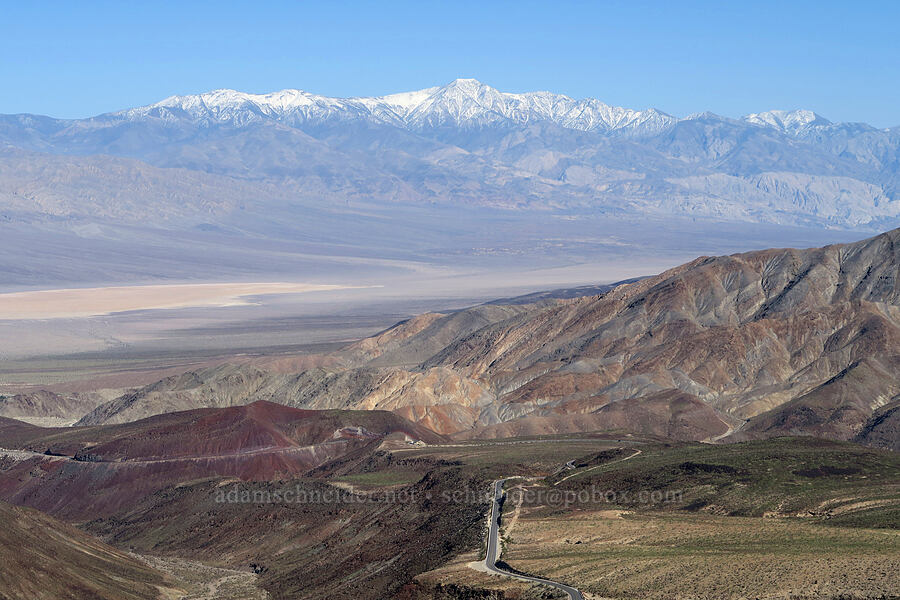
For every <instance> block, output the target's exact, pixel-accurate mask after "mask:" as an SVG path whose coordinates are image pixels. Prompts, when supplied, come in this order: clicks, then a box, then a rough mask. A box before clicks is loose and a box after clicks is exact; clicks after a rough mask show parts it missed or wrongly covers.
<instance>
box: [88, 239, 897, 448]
mask: <svg viewBox="0 0 900 600" xmlns="http://www.w3.org/2000/svg"><path fill="white" fill-rule="evenodd" d="M898 239H900V230H894V231H891V232H888V233H884V234H882V235H879V236H877V237H874V238H871V239H867V240H863V241H860V242H857V243H853V244H846V245H834V246H828V247H825V248H815V249H806V250H796V249H773V250H765V251H759V252H749V253H745V254H735V255H731V256H720V257H701V258H698V259H696V260H694V261H692V262H690V263H687V264H685V265H682V266H680V267H677V268H675V269H672V270H669V271H667V272H664V273H662V274H660V275H657V276H655V277H650V278H646V279H643V280H640V281H636V282H632V283H628V284H623V285H619V286H617V287H615V288H613V289H611V290H610V291H607V292H604V293H601V294H599V295H593V296H586V297H578V298H558V299H553V298H547V297H543V296H542V297H540V300H539V301H538V302H534V303H530V304H527V303H526V304H521V303H516V302H515V301H510V302H509V303H508V304H488V305H482V306H476V307H473V308H470V309H467V310H462V311H457V312H453V313H449V314H434V313H429V314H423V315H421V316H418V317H415V318H413V319H410V320H408V321H404V322H402V323H400V324H398V325H396V326H395V327H393V328H391V329H389V330H387V331H385V332H383V333H381V334H379V335H376V336H374V337H372V338H368V339H364V340H362V341H359V342H356V343H353V344H350V345H349V346H347V347H345V348H344V349H343V350H340V351H338V352H335V353H332V354H330V355H328V356H323V357H319V358H318V359H316V360H306V363H307V364H318V365H321V366H314V367H312V368H306V369H300V370H297V369H295V368H292V367H291V366H290V365H291V363H290V362H289V361H288V362H285V361H280V362H276V361H267V360H264V359H259V360H244V361H240V362H234V363H231V364H225V365H219V366H216V367H212V368H208V369H203V370H198V371H194V372H190V373H186V374H184V375H181V376H177V377H170V378H168V379H165V380H161V381H159V382H157V383H154V384H152V385H149V386H146V387H144V388H141V389H138V390H136V391H133V392H129V393H128V394H125V395H123V396H121V397H119V398H117V399H115V400H113V401H111V402H107V403H104V404H101V405H100V406H98V407H97V408H96V409H94V410H92V411H91V412H89V413H88V414H86V415H84V416H83V418H82V419H81V424H83V425H93V424H101V423H122V422H128V421H133V420H136V419H140V418H144V417H147V416H150V415H153V414H158V413H162V412H167V411H172V410H180V409H188V408H197V407H222V406H230V405H240V404H246V403H249V402H252V401H254V400H267V401H272V402H277V403H282V404H287V405H291V406H295V407H300V408H313V409H332V408H341V409H348V408H353V409H367V410H372V409H380V410H389V411H393V412H395V413H397V414H399V415H401V416H403V417H405V418H408V419H410V420H412V421H414V422H417V423H419V424H421V425H423V426H425V427H428V428H430V429H433V430H434V431H437V432H439V433H442V434H457V435H459V436H461V437H482V438H483V437H495V436H509V435H518V434H524V433H527V434H537V433H559V432H567V431H579V430H603V429H626V430H632V431H638V432H643V433H648V434H653V435H660V436H665V437H669V438H673V439H683V440H703V439H722V438H725V437H727V436H729V435H731V436H732V438H734V439H747V438H754V437H767V436H772V435H781V434H810V435H819V436H826V437H832V438H839V439H850V438H853V437H854V436H857V435H858V434H859V435H866V434H865V433H864V431H863V430H864V428H865V427H866V423H867V421H868V420H869V419H870V417H872V416H873V413H875V411H877V410H878V409H879V408H881V407H882V406H884V405H887V404H888V403H890V402H891V401H892V400H895V399H896V397H897V395H898V394H900V383H898V381H897V379H896V377H895V376H894V374H895V373H896V372H897V368H898V366H900V354H898V351H897V348H900V343H898V342H900V306H898V305H900V288H898V286H897V278H898V270H900V250H898V245H897V242H898ZM78 416H81V415H78ZM875 425H877V424H875ZM873 426H874V425H873ZM885 427H886V425H884V424H882V425H881V426H880V428H879V427H875V431H876V433H873V434H871V435H872V436H875V437H877V436H878V435H882V434H880V433H877V432H878V431H884V430H885ZM874 439H875V438H874V437H873V440H874ZM879 439H880V438H879ZM878 443H879V444H880V445H885V444H886V443H885V442H884V441H883V440H881V441H878Z"/></svg>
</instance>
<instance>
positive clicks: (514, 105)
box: [109, 79, 676, 135]
mask: <svg viewBox="0 0 900 600" xmlns="http://www.w3.org/2000/svg"><path fill="white" fill-rule="evenodd" d="M109 116H111V117H114V118H124V119H126V120H138V119H147V118H159V119H163V120H166V121H176V120H189V121H194V122H197V123H199V124H203V125H205V124H211V123H218V124H231V125H234V126H244V125H248V124H250V123H254V122H259V121H264V120H266V119H270V120H275V121H279V122H283V123H286V124H289V125H300V124H303V123H313V124H314V123H316V122H320V121H333V120H341V121H344V120H363V121H368V122H373V123H378V124H390V125H394V126H400V127H403V128H406V129H410V130H416V131H418V130H426V129H432V128H442V127H458V128H463V129H477V128H481V127H491V126H516V125H524V124H528V123H532V122H542V121H543V122H551V123H555V124H556V125H559V126H561V127H564V128H567V129H576V130H582V131H594V132H599V133H621V134H623V135H650V134H654V133H658V132H659V131H661V130H662V129H664V128H666V127H669V126H670V125H672V124H674V123H675V122H676V119H675V118H674V117H672V116H670V115H666V114H665V113H662V112H660V111H658V110H655V109H650V110H645V111H637V110H631V109H627V108H620V107H615V106H610V105H608V104H605V103H603V102H601V101H599V100H596V99H593V98H586V99H583V100H574V99H572V98H570V97H568V96H564V95H561V94H554V93H551V92H526V93H520V94H510V93H504V92H500V91H499V90H497V89H495V88H493V87H491V86H489V85H487V84H485V83H482V82H481V81H478V80H477V79H456V80H454V81H451V82H450V83H448V84H446V85H443V86H439V87H432V88H426V89H423V90H417V91H412V92H403V93H397V94H389V95H385V96H377V97H356V98H330V97H327V96H319V95H315V94H310V93H309V92H305V91H302V90H297V89H286V90H281V91H278V92H272V93H268V94H249V93H245V92H239V91H236V90H231V89H220V90H213V91H211V92H206V93H203V94H195V95H185V96H171V97H169V98H166V99H164V100H162V101H160V102H156V103H154V104H150V105H148V106H143V107H139V108H133V109H129V110H125V111H121V112H118V113H113V114H112V115H109Z"/></svg>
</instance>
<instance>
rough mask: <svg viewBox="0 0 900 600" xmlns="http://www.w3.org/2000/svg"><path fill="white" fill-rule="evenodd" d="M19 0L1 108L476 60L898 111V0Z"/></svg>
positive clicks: (314, 83)
mask: <svg viewBox="0 0 900 600" xmlns="http://www.w3.org/2000/svg"><path fill="white" fill-rule="evenodd" d="M128 4H130V3H126V2H121V0H120V1H117V2H108V3H107V2H90V1H88V0H85V1H82V2H52V1H50V2H47V1H44V2H16V3H14V2H11V1H9V0H2V10H0V113H17V112H31V113H39V114H49V115H53V116H59V117H84V116H89V115H94V114H99V113H102V112H107V111H111V110H116V109H120V108H125V107H128V106H136V105H141V104H148V103H150V102H154V101H156V100H159V99H162V98H164V97H166V96H169V95H172V94H176V93H179V94H184V93H196V92H201V91H207V90H210V89H216V88H223V87H228V88H235V89H240V90H243V91H249V92H266V91H272V90H277V89H283V88H300V89H304V90H308V91H310V92H314V93H320V94H325V95H331V96H354V95H378V94H385V93H391V92H397V91H406V90H411V89H419V88H423V87H429V86H432V85H439V84H443V83H446V82H448V81H451V80H453V79H455V78H457V77H475V78H477V79H480V80H482V81H484V82H485V83H488V84H490V85H493V86H494V87H497V88H499V89H501V90H503V91H513V92H521V91H529V90H539V89H545V90H550V91H554V92H560V93H565V94H567V95H570V96H573V97H584V96H592V97H596V98H600V99H601V100H603V101H605V102H607V103H610V104H615V105H620V106H627V107H631V108H646V107H651V106H653V107H657V108H659V109H661V110H664V111H666V112H669V113H672V114H674V115H677V116H684V115H687V114H689V113H692V112H700V111H704V110H710V111H713V112H716V113H719V114H723V115H727V116H740V115H743V114H746V113H748V112H755V111H760V110H767V109H771V108H786V109H792V108H801V107H802V108H810V109H813V110H815V111H817V112H819V113H821V114H823V115H825V116H826V117H828V118H830V119H832V120H836V121H866V122H869V123H871V124H873V125H876V126H884V127H886V126H894V125H900V102H898V97H900V42H898V39H900V35H898V24H900V2H896V1H891V2H875V1H871V2H865V1H861V2H860V1H857V2H852V3H851V2H846V1H845V2H828V1H821V2H791V1H788V0H782V1H781V2H768V1H759V2H726V1H719V2H690V1H683V2H641V1H636V0H631V1H628V2H618V1H616V2H565V1H559V0H557V1H553V2H546V3H531V2H490V1H481V2H460V1H458V2H446V3H426V2H387V1H385V2H331V3H325V2H321V3H300V2H266V1H264V0H259V1H257V2H252V3H251V2H228V1H221V2H216V3H213V2H208V3H200V2H190V1H187V0H185V1H182V2H166V1H159V2H147V3H142V5H141V6H139V7H131V6H128Z"/></svg>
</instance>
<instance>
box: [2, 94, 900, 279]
mask: <svg viewBox="0 0 900 600" xmlns="http://www.w3.org/2000/svg"><path fill="white" fill-rule="evenodd" d="M898 200H900V128H897V127H895V128H891V129H878V128H875V127H871V126H868V125H865V124H861V123H832V122H830V121H828V120H827V119H825V118H824V117H822V116H820V115H817V114H815V113H814V112H811V111H807V110H796V111H768V112H760V113H756V114H751V115H747V116H745V117H743V118H741V119H731V118H727V117H722V116H718V115H714V114H711V113H698V114H696V115H691V116H689V117H686V118H676V117H673V116H671V115H668V114H665V113H663V112H661V111H659V110H656V109H648V110H631V109H625V108H618V107H613V106H609V105H607V104H604V103H603V102H601V101H599V100H596V99H591V98H588V99H581V100H576V99H572V98H569V97H567V96H564V95H559V94H552V93H549V92H532V93H523V94H508V93H503V92H500V91H498V90H496V89H494V88H492V87H490V86H488V85H486V84H483V83H481V82H478V81H476V80H472V79H459V80H456V81H453V82H451V83H449V84H447V85H444V86H440V87H434V88H428V89H425V90H420V91H416V92H408V93H400V94H392V95H388V96H382V97H377V98H346V99H342V98H329V97H325V96H318V95H314V94H310V93H307V92H303V91H299V90H283V91H281V92H275V93H271V94H246V93H242V92H236V91H233V90H217V91H213V92H209V93H204V94H199V95H186V96H172V97H170V98H167V99H165V100H162V101H160V102H156V103H154V104H150V105H147V106H143V107H138V108H131V109H126V110H122V111H118V112H113V113H108V114H104V115H99V116H96V117H92V118H88V119H55V118H51V117H44V116H37V115H28V114H24V115H2V116H0V218H2V221H3V223H2V224H0V226H2V227H4V228H6V229H9V233H10V236H12V237H11V238H10V239H13V240H15V242H16V244H15V245H16V246H18V245H20V244H23V245H28V243H29V242H38V241H39V240H46V238H47V236H48V235H53V236H54V240H55V241H54V244H55V245H58V246H60V249H59V250H58V251H57V250H46V252H51V251H52V252H54V253H55V254H54V256H55V257H56V258H61V257H65V256H66V255H69V256H70V257H71V255H72V254H75V253H76V252H73V249H75V250H78V253H81V252H90V253H91V254H94V255H97V256H98V257H99V258H100V259H101V260H104V261H106V262H107V263H108V264H107V271H108V272H109V273H110V274H111V275H110V276H111V277H113V278H117V279H118V280H124V279H128V278H129V277H131V278H136V277H143V278H144V279H146V278H147V277H148V276H149V277H153V276H154V274H156V273H158V271H160V270H161V269H152V268H150V269H146V268H145V269H143V272H138V271H139V269H137V268H134V269H133V270H132V271H131V272H129V267H128V266H127V264H123V262H124V261H122V262H118V263H115V264H113V263H114V262H115V260H116V259H114V258H113V257H112V255H113V254H115V253H114V252H111V251H110V248H115V249H116V250H117V251H120V252H123V253H129V252H135V253H138V254H141V255H145V256H146V255H151V256H152V255H156V254H159V255H161V256H160V260H161V261H163V260H170V262H178V263H179V265H182V266H183V273H182V276H183V277H184V276H189V277H194V278H195V277H198V276H200V275H199V271H198V266H197V265H196V264H192V263H196V262H202V260H203V258H202V257H203V256H208V255H209V254H210V251H209V246H204V244H208V245H212V246H215V245H218V246H219V247H221V246H226V247H229V248H241V249H243V250H245V252H244V259H238V258H234V257H223V258H222V259H220V261H219V264H218V265H217V266H218V267H219V268H221V269H222V270H223V271H225V272H229V273H238V274H240V273H247V272H251V271H252V270H253V269H257V270H259V269H266V268H268V269H269V270H271V267H269V266H267V265H271V264H272V262H273V261H272V260H271V257H272V254H271V253H272V248H271V247H270V246H271V244H272V243H278V244H282V247H281V248H279V251H280V252H281V253H282V255H285V252H284V251H285V250H287V255H290V256H292V257H295V258H296V257H297V256H299V255H301V254H313V255H318V256H335V255H342V256H353V257H359V256H363V255H365V256H369V257H371V256H377V257H380V258H403V259H408V260H417V261H424V262H435V261H441V260H448V257H451V258H452V259H453V260H465V259H466V258H467V257H468V258H471V257H472V256H473V255H474V254H475V253H476V249H479V248H484V247H485V245H486V243H487V241H488V240H489V241H490V245H491V246H493V247H501V248H503V247H507V248H508V247H509V246H514V245H516V243H517V242H518V243H521V245H522V246H523V247H525V248H526V249H527V250H525V253H526V254H530V256H531V258H533V257H534V256H536V255H538V254H541V253H542V252H544V250H543V249H540V250H535V249H534V246H535V243H536V240H543V241H544V242H546V240H547V239H548V238H552V239H554V240H558V241H559V243H558V249H557V252H561V253H563V254H565V255H566V256H567V257H572V256H576V255H577V256H578V257H579V258H580V259H582V260H583V259H584V258H585V257H586V256H587V257H590V258H597V257H599V256H601V255H604V253H607V254H606V255H607V256H608V255H609V253H610V252H612V251H613V250H616V251H623V252H627V251H638V250H642V251H645V252H646V251H649V252H655V253H656V254H665V253H666V252H670V251H671V250H672V249H673V248H674V247H675V246H677V244H674V245H673V244H671V243H669V242H664V241H662V238H661V236H660V235H658V234H659V233H660V232H661V231H664V230H665V228H666V226H668V227H670V228H671V227H672V225H673V223H683V224H684V227H687V228H693V231H695V232H698V231H700V230H701V229H703V228H705V229H704V230H706V231H708V230H710V229H715V228H716V227H717V224H721V223H727V224H731V225H733V226H736V227H738V231H745V232H746V238H747V240H746V241H747V242H748V243H750V244H751V245H752V246H757V247H765V246H767V245H773V244H775V243H777V242H778V241H779V240H780V239H781V240H784V242H785V243H786V242H787V241H788V240H789V239H791V238H790V235H794V234H787V233H785V231H786V230H785V229H784V228H786V227H795V228H797V227H799V228H804V230H806V231H814V232H818V233H817V234H816V235H819V238H817V239H821V240H822V241H827V239H831V240H833V241H837V239H838V238H836V237H835V236H838V237H839V236H840V234H839V233H838V234H832V236H831V238H827V237H825V236H824V235H823V234H822V233H821V232H823V231H826V230H831V231H835V230H865V231H873V232H874V231H877V230H884V229H888V228H890V227H893V226H896V225H897V224H898V220H900V201H898ZM760 226H766V227H770V228H773V229H772V231H774V232H775V233H773V234H772V235H769V236H768V237H767V238H766V239H765V240H761V239H759V237H758V233H756V232H758V228H759V227H760ZM741 228H743V230H741ZM754 228H756V229H754ZM531 231H537V233H536V234H534V235H535V237H534V238H532V239H529V238H528V237H527V236H528V235H529V233H527V232H531ZM610 231H619V232H622V235H620V236H618V238H617V239H615V240H613V243H610V235H609V232H610ZM778 231H781V232H782V233H781V234H779V233H778ZM523 232H525V233H523ZM794 233H795V232H794ZM754 235H756V236H757V237H756V238H754V237H753V236H754ZM701 237H704V236H700V235H690V234H689V235H685V236H682V238H681V240H680V241H681V242H682V243H684V242H685V240H687V241H688V244H687V245H688V246H689V247H690V248H689V249H690V250H691V251H704V252H706V251H708V250H707V249H706V248H697V247H695V246H696V245H697V244H694V245H693V246H692V245H691V243H690V240H692V239H695V238H701ZM795 237H796V236H795ZM123 238H125V239H127V240H128V242H129V243H128V244H124V243H123ZM161 238H168V239H169V240H172V239H175V240H176V243H178V244H183V245H184V246H193V250H192V249H190V248H188V249H185V248H181V249H180V251H179V253H178V254H177V255H173V256H168V255H166V252H167V244H166V243H165V242H163V241H161ZM839 239H840V240H843V239H844V238H839ZM267 244H269V246H266V245H267ZM622 245H624V246H625V247H626V249H625V250H622ZM615 246H618V248H615ZM201 247H202V248H205V250H199V249H198V248H201ZM732 249H736V248H734V247H733V246H728V243H727V242H724V243H722V244H720V245H719V246H717V247H715V248H712V249H711V250H712V251H717V250H718V251H727V250H732ZM514 251H518V250H514ZM504 252H509V250H504ZM266 253H268V254H266ZM35 254H36V252H34V251H32V252H31V253H30V254H29V255H28V256H27V257H23V256H22V254H20V253H18V254H17V253H11V254H9V255H8V256H7V255H4V256H3V257H2V261H0V262H2V264H0V266H2V268H3V269H4V270H5V271H7V272H8V278H7V279H8V280H10V281H11V282H13V283H21V284H29V283H35V279H36V276H35V275H34V273H35V272H36V271H38V270H40V269H41V268H44V271H47V270H48V269H46V268H45V267H46V266H47V264H50V262H51V259H50V258H48V259H42V258H41V257H38V256H35ZM194 255H196V256H194ZM174 256H177V257H179V258H177V259H174V258H173V257H174ZM248 257H249V258H248ZM26 258H27V259H26ZM51 258H52V257H51ZM482 258H483V257H482ZM70 259H71V258H70ZM15 260H18V261H19V264H18V268H13V265H12V264H11V263H13V262H14V261H15ZM38 260H43V262H42V263H39V262H35V261H38ZM245 263H249V265H248V264H245ZM31 265H34V266H33V267H32V268H31V269H30V272H29V269H28V267H29V266H31ZM184 265H187V266H184ZM75 267H80V268H81V269H82V270H85V269H86V270H91V269H94V270H96V269H95V267H92V266H90V265H84V264H78V265H74V266H73V268H72V269H69V270H68V274H67V275H63V276H57V277H56V278H57V279H62V278H66V277H68V278H70V279H71V278H73V277H74V278H76V279H77V278H78V275H77V273H78V272H79V268H75ZM229 269H230V270H229ZM101 270H102V269H101ZM148 271H149V272H148ZM170 272H171V269H170ZM73 273H74V274H73ZM100 277H102V276H101V275H98V274H96V273H89V274H86V275H84V276H83V277H82V278H83V279H84V278H90V279H91V280H97V279H98V278H100Z"/></svg>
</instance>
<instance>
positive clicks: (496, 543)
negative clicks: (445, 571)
mask: <svg viewBox="0 0 900 600" xmlns="http://www.w3.org/2000/svg"><path fill="white" fill-rule="evenodd" d="M504 483H506V479H499V480H497V481H495V482H494V494H493V501H492V503H491V523H490V527H489V528H488V539H487V552H486V553H485V556H484V566H485V568H486V569H487V570H488V571H490V572H491V573H496V574H498V575H504V576H506V577H513V578H515V579H520V580H522V581H530V582H532V583H540V584H542V585H546V586H549V587H552V588H555V589H557V590H560V591H563V592H565V593H566V594H568V595H569V598H570V600H584V596H582V595H581V592H579V591H578V590H576V589H575V588H573V587H571V586H568V585H566V584H564V583H559V582H557V581H550V580H549V579H541V578H540V577H531V576H530V575H519V574H517V573H511V572H509V571H504V570H503V569H500V568H498V567H497V559H498V558H499V556H498V554H499V550H498V549H499V547H500V505H501V501H502V498H503V484H504Z"/></svg>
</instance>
